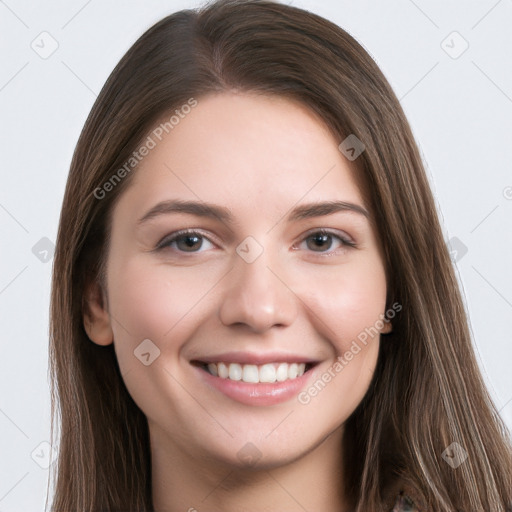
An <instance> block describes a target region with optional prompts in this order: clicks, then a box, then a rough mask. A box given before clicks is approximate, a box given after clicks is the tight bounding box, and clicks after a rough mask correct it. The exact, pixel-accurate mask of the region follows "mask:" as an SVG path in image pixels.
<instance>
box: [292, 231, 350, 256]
mask: <svg viewBox="0 0 512 512" xmlns="http://www.w3.org/2000/svg"><path fill="white" fill-rule="evenodd" d="M304 242H305V244H306V249H307V250H310V251H313V252H317V253H330V252H334V251H335V250H336V249H339V248H347V247H355V246H356V244H355V243H354V242H353V241H352V240H350V239H349V238H348V237H344V236H342V235H341V234H336V233H331V232H330V231H325V230H319V231H315V232H313V233H310V234H309V235H308V236H307V237H305V238H304V240H303V242H302V243H304Z"/></svg>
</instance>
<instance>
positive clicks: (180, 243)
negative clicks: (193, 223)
mask: <svg viewBox="0 0 512 512" xmlns="http://www.w3.org/2000/svg"><path fill="white" fill-rule="evenodd" d="M205 244H206V248H207V249H209V248H211V247H213V244H212V242H210V241H209V240H208V239H207V238H206V237H205V236H204V235H202V234H200V233H197V232H195V231H185V232H183V231H181V232H178V233H175V234H173V235H171V236H170V237H168V238H165V239H164V240H163V241H162V242H160V244H158V247H157V249H165V248H171V249H174V250H176V251H178V252H203V251H202V250H201V249H205V247H204V246H205ZM208 244H210V246H211V247H208Z"/></svg>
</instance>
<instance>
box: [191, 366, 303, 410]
mask: <svg viewBox="0 0 512 512" xmlns="http://www.w3.org/2000/svg"><path fill="white" fill-rule="evenodd" d="M195 369H196V371H198V372H199V373H200V376H201V378H202V379H204V380H205V382H206V383H207V384H208V385H209V386H212V387H214V388H215V389H216V390H218V391H220V392H221V393H223V394H224V395H226V396H227V397H229V398H231V399H233V400H236V401H237V402H240V403H242V404H247V405H275V404H279V403H282V402H286V401H288V400H290V399H291V398H293V397H294V396H296V395H298V394H299V392H300V390H301V389H303V388H304V387H305V385H306V382H307V380H308V379H309V377H310V374H311V371H307V372H305V373H304V375H301V376H300V377H296V378H295V379H288V380H285V381H284V382H273V383H267V382H259V383H255V384H253V383H250V382H243V381H241V380H231V379H223V378H222V377H215V376H214V375H212V374H211V373H209V372H207V371H206V370H203V369H202V368H200V367H198V366H196V367H195Z"/></svg>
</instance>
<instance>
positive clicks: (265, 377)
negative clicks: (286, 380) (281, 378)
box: [259, 364, 276, 382]
mask: <svg viewBox="0 0 512 512" xmlns="http://www.w3.org/2000/svg"><path fill="white" fill-rule="evenodd" d="M259 377H260V382H275V381H276V369H275V368H274V365H273V364H264V365H262V366H261V367H260V375H259Z"/></svg>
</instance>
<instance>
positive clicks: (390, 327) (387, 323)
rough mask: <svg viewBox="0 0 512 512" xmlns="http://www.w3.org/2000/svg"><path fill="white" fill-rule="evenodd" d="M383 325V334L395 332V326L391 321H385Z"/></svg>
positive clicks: (381, 331)
mask: <svg viewBox="0 0 512 512" xmlns="http://www.w3.org/2000/svg"><path fill="white" fill-rule="evenodd" d="M383 324H384V327H382V329H381V330H380V333H381V334H389V333H390V332H392V331H393V325H392V324H391V320H388V319H386V320H384V321H383Z"/></svg>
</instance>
